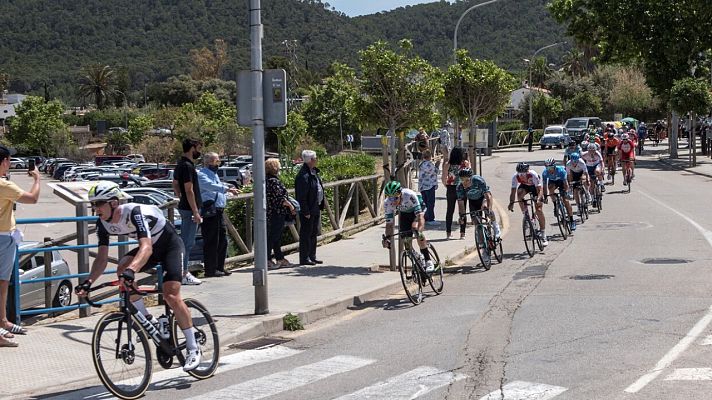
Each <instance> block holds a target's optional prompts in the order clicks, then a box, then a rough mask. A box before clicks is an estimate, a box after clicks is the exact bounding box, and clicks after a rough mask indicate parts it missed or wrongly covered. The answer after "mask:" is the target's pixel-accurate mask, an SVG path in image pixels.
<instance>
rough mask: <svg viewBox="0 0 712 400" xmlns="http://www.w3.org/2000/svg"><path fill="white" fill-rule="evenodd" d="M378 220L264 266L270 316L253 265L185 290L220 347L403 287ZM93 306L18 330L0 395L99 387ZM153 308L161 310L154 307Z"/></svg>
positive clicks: (433, 233) (450, 254)
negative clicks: (204, 313)
mask: <svg viewBox="0 0 712 400" xmlns="http://www.w3.org/2000/svg"><path fill="white" fill-rule="evenodd" d="M491 160H492V158H491V157H486V158H485V159H484V168H485V171H487V170H488V169H490V168H491V169H492V170H494V168H495V162H492V161H491ZM488 161H490V162H488ZM435 204H436V207H435V215H436V219H437V220H438V221H441V224H440V226H439V227H435V228H432V227H428V239H429V240H431V241H433V243H435V246H436V248H437V250H438V253H439V255H440V259H441V261H442V262H443V263H445V262H446V261H454V260H455V259H457V258H459V257H462V256H463V255H464V254H465V245H466V243H469V242H466V241H461V240H450V241H448V240H445V223H444V222H442V221H444V217H445V210H446V201H445V188H444V187H443V186H442V185H440V187H439V188H438V191H437V201H436V203H435ZM499 212H500V213H501V212H502V210H501V209H500V210H499ZM455 221H457V216H455ZM383 226H384V224H381V225H379V226H376V227H372V228H369V229H367V230H365V231H362V232H360V233H357V234H354V235H353V236H351V237H348V238H345V239H342V240H340V241H337V242H332V243H329V244H326V245H323V246H320V247H319V248H318V249H317V256H318V257H319V259H321V260H324V264H323V265H320V266H310V267H294V268H287V269H279V270H275V271H270V272H269V273H268V288H269V310H270V313H269V314H268V315H260V316H256V315H253V313H254V288H253V286H252V271H253V269H252V268H241V269H238V270H235V271H234V272H233V274H232V275H231V276H229V277H222V278H212V279H205V280H204V281H203V284H202V285H200V286H184V287H183V289H182V292H183V296H184V297H185V298H187V297H192V298H195V299H198V300H199V301H201V302H202V303H203V304H205V306H206V307H207V308H208V309H209V310H210V312H211V314H212V315H213V317H214V318H215V319H216V323H217V326H218V331H219V333H220V342H221V347H223V348H224V347H226V346H228V345H230V344H233V343H237V342H241V341H245V340H249V339H254V338H258V337H261V336H264V335H269V334H273V333H275V332H279V331H281V330H282V329H283V327H282V317H283V316H284V315H285V314H286V313H288V312H291V313H294V314H298V315H299V316H300V317H301V319H302V321H303V323H304V324H305V325H306V324H310V323H313V322H315V321H317V320H319V319H322V318H326V317H329V316H331V315H334V314H337V313H339V312H342V311H345V310H347V309H348V308H349V307H351V306H354V305H359V304H362V303H364V302H368V301H374V300H379V299H384V298H386V297H387V296H388V295H390V294H393V293H399V292H402V287H401V282H400V276H399V274H398V272H392V271H387V270H384V269H383V268H380V269H379V268H378V267H377V266H378V265H388V260H389V259H388V252H387V251H386V250H384V249H382V248H381V235H382V233H383V231H384V229H383ZM458 229H459V228H458V227H457V224H455V225H454V226H453V231H455V235H454V236H458V235H457V231H458ZM471 229H472V228H471V227H468V230H469V231H471ZM470 236H471V235H470ZM287 258H288V259H289V260H291V261H297V258H298V256H297V255H296V254H292V255H289V256H288V257H287ZM446 290H447V289H446ZM403 297H404V301H407V300H405V296H403ZM95 310H96V311H97V312H96V313H95V314H94V315H92V316H91V317H88V318H83V319H73V320H68V321H63V322H53V323H48V324H44V325H40V324H37V325H33V326H28V335H27V336H16V339H15V340H16V341H17V342H19V343H20V347H18V348H14V349H13V348H7V349H0V354H1V355H2V365H3V372H2V379H3V380H2V386H1V387H2V389H0V398H6V396H11V397H13V396H14V397H16V398H27V397H28V396H29V395H30V394H41V393H47V392H53V391H58V390H68V389H71V388H77V387H87V386H89V385H100V382H99V380H98V378H97V375H96V371H95V370H94V366H93V363H92V360H91V355H90V354H91V353H90V344H91V338H92V332H93V328H94V325H95V324H96V322H97V320H98V319H99V318H100V317H101V315H102V313H103V312H104V311H103V310H97V309H95ZM155 310H156V312H158V313H161V311H160V309H159V308H155ZM151 311H152V312H154V311H153V309H152V310H151ZM307 329H308V327H307Z"/></svg>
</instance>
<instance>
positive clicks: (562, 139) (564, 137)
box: [539, 125, 572, 150]
mask: <svg viewBox="0 0 712 400" xmlns="http://www.w3.org/2000/svg"><path fill="white" fill-rule="evenodd" d="M571 140H572V139H571V137H569V133H568V131H567V130H566V128H565V127H564V126H562V125H551V126H547V127H546V129H544V136H542V137H541V139H540V140H539V145H540V146H541V149H542V150H544V149H546V148H547V147H554V146H556V147H558V148H560V149H561V148H564V147H566V146H567V145H568V144H569V142H570V141H571Z"/></svg>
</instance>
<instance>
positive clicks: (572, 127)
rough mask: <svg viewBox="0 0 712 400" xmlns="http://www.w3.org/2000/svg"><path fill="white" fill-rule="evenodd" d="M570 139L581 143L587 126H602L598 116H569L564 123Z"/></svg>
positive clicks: (586, 131) (596, 127)
mask: <svg viewBox="0 0 712 400" xmlns="http://www.w3.org/2000/svg"><path fill="white" fill-rule="evenodd" d="M564 127H565V128H566V131H567V132H568V134H569V136H570V137H571V139H573V140H574V141H575V142H576V143H581V142H582V141H583V139H584V136H585V135H586V133H588V129H589V128H595V129H598V128H602V122H601V119H600V118H598V117H575V118H569V119H567V120H566V124H564Z"/></svg>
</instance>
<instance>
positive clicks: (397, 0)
mask: <svg viewBox="0 0 712 400" xmlns="http://www.w3.org/2000/svg"><path fill="white" fill-rule="evenodd" d="M435 1H437V0H322V3H324V2H325V3H329V4H330V5H331V6H332V7H336V9H337V10H338V11H341V12H343V13H345V14H346V15H348V16H350V17H354V16H357V15H365V14H374V13H377V12H380V11H388V10H393V9H394V8H398V7H404V6H412V5H414V4H421V3H433V2H435Z"/></svg>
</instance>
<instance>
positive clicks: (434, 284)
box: [428, 243, 445, 294]
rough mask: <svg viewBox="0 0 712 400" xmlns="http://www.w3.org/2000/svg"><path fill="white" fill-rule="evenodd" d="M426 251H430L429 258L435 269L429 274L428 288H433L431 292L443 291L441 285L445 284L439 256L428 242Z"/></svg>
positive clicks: (438, 292)
mask: <svg viewBox="0 0 712 400" xmlns="http://www.w3.org/2000/svg"><path fill="white" fill-rule="evenodd" d="M428 252H429V253H430V259H431V260H432V261H433V264H435V271H433V272H432V274H430V277H429V278H428V282H430V288H431V289H433V292H435V293H436V294H440V293H442V292H443V286H445V281H444V280H443V278H444V271H443V266H442V265H441V264H440V256H439V255H438V252H437V251H435V247H434V246H433V244H432V243H428Z"/></svg>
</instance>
